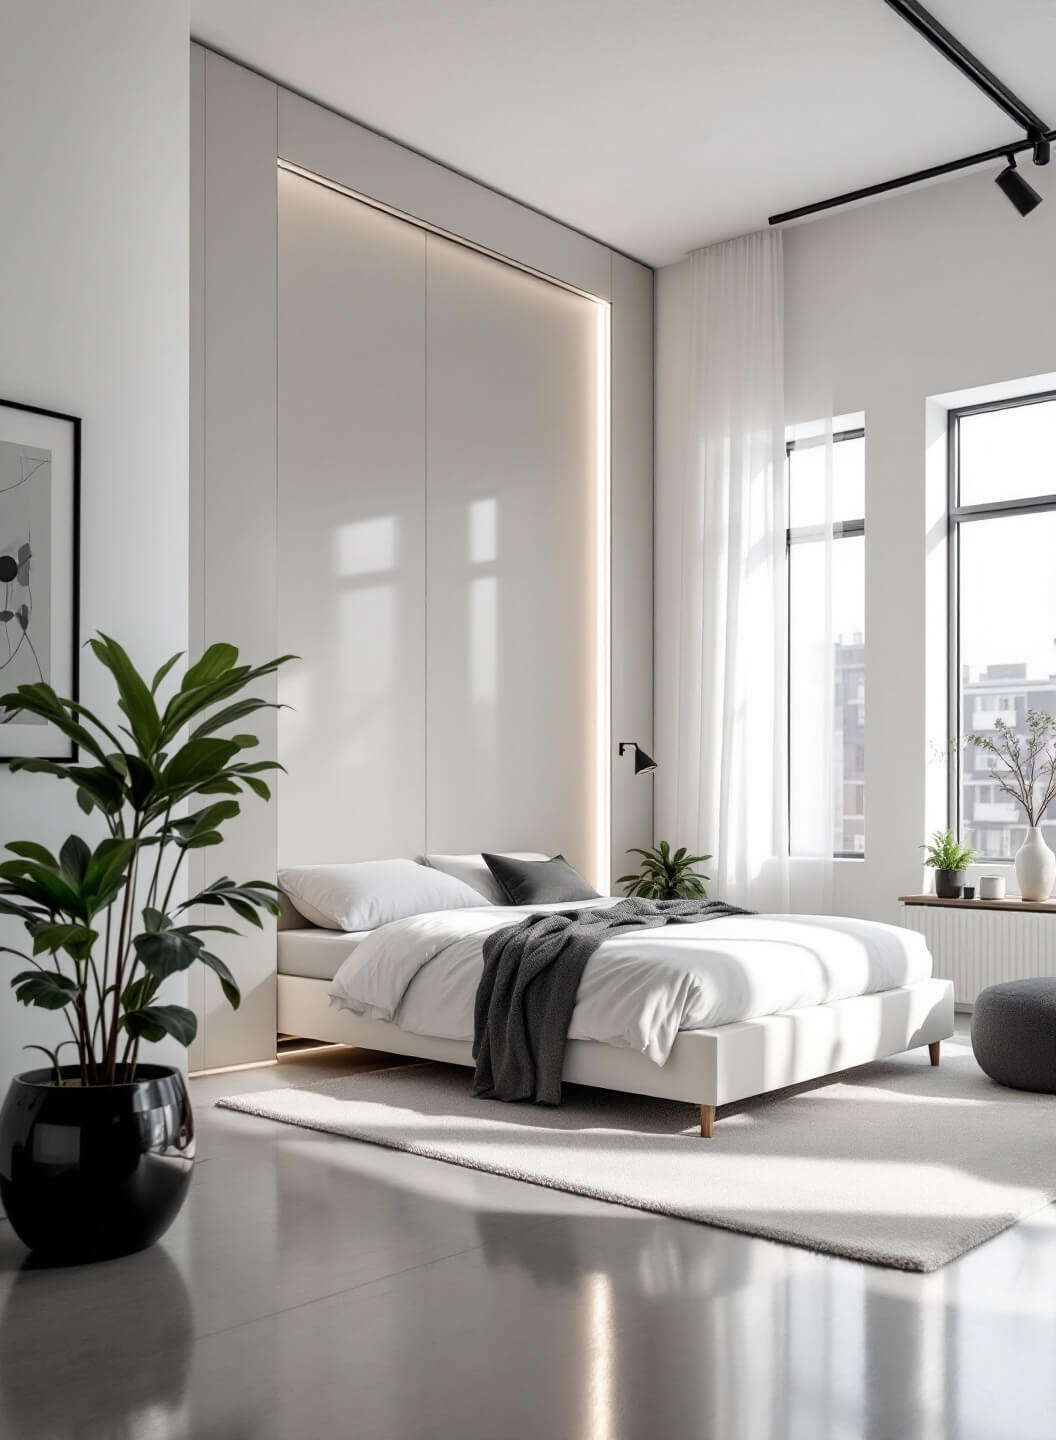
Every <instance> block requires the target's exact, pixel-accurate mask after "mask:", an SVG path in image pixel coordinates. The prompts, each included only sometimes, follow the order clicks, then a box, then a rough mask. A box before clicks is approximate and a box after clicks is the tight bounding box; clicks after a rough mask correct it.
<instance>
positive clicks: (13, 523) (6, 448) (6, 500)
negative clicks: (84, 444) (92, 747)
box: [0, 401, 80, 760]
mask: <svg viewBox="0 0 1056 1440" xmlns="http://www.w3.org/2000/svg"><path fill="white" fill-rule="evenodd" d="M79 470H80V421H79V420H78V419H77V418H76V417H74V416H72V415H61V414H59V413H57V412H56V411H53V410H43V409H40V408H38V407H36V406H30V405H18V404H15V403H13V402H11V401H0V695H4V694H8V693H10V692H11V691H12V690H14V689H16V687H17V686H19V685H27V684H32V683H35V682H36V683H39V682H41V681H43V682H45V683H46V684H48V685H50V686H51V687H52V688H53V689H54V690H57V691H58V693H59V694H60V695H65V696H69V697H71V698H76V696H77V601H78V594H79V578H78V558H79V557H78V534H79V515H78V509H79V492H80V475H79ZM27 755H29V756H37V757H40V758H44V759H53V760H55V759H69V758H71V756H72V752H71V749H70V744H69V741H68V740H67V739H66V738H65V737H64V736H62V735H60V734H59V733H58V732H57V731H55V730H54V729H53V727H52V726H50V725H48V724H45V723H44V722H42V721H40V720H38V719H36V718H35V717H29V716H25V717H23V716H22V715H21V714H19V713H17V712H15V711H13V710H10V709H5V708H4V707H3V706H0V760H12V759H14V758H15V757H16V756H27Z"/></svg>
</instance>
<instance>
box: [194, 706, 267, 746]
mask: <svg viewBox="0 0 1056 1440" xmlns="http://www.w3.org/2000/svg"><path fill="white" fill-rule="evenodd" d="M281 708H282V707H281V706H279V705H278V704H276V703H275V702H274V701H272V700H257V699H246V700H236V701H235V703H234V704H233V705H227V706H225V707H224V709H223V710H218V711H217V712H216V714H215V715H210V716H209V718H208V719H207V720H203V721H202V723H201V724H200V725H198V726H196V727H195V729H193V730H192V731H191V734H190V737H189V738H190V739H191V740H198V739H200V738H201V737H202V736H205V735H211V734H213V732H214V731H216V730H222V729H223V727H224V726H225V725H233V724H234V723H235V722H236V721H237V720H244V719H245V718H246V716H247V715H254V714H256V712H257V711H258V710H279V709H281Z"/></svg>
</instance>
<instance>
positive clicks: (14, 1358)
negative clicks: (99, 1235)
mask: <svg viewBox="0 0 1056 1440" xmlns="http://www.w3.org/2000/svg"><path fill="white" fill-rule="evenodd" d="M5 1228H6V1227H5ZM6 1238H8V1237H5V1239H6ZM23 1253H24V1252H23ZM3 1257H4V1259H5V1260H11V1261H14V1262H17V1260H18V1258H19V1257H18V1255H17V1252H15V1250H14V1244H13V1242H12V1243H11V1244H10V1246H5V1249H4V1251H3ZM6 1288H7V1297H6V1303H5V1304H4V1306H3V1311H2V1313H0V1388H2V1392H3V1414H4V1417H5V1419H6V1422H7V1427H8V1428H6V1429H4V1430H3V1432H2V1433H4V1434H7V1435H11V1436H17V1437H18V1440H38V1437H39V1440H45V1437H47V1440H55V1437H57V1436H66V1435H70V1436H73V1435H76V1436H77V1437H78V1440H96V1437H98V1440H104V1437H105V1440H147V1437H151V1440H153V1437H155V1436H160V1435H166V1436H167V1435H170V1434H174V1433H180V1432H181V1430H182V1424H181V1417H182V1413H183V1407H184V1401H185V1398H186V1394H187V1384H188V1376H189V1373H190V1359H191V1348H192V1336H193V1327H192V1309H191V1301H190V1296H189V1294H188V1292H187V1287H186V1285H185V1284H184V1281H183V1277H182V1276H181V1275H180V1272H179V1270H178V1268H177V1267H176V1265H175V1263H174V1262H173V1260H172V1258H171V1257H170V1255H169V1254H168V1252H167V1251H166V1250H165V1249H164V1248H163V1247H162V1246H160V1245H155V1246H154V1247H153V1248H152V1249H150V1250H145V1251H143V1252H142V1253H141V1254H139V1255H130V1256H127V1257H125V1258H124V1259H121V1260H112V1261H107V1262H103V1263H100V1264H97V1265H79V1266H69V1267H65V1268H49V1267H43V1266H38V1265H36V1264H35V1262H34V1261H33V1260H32V1259H28V1258H27V1259H25V1260H24V1261H23V1263H22V1265H21V1268H20V1269H18V1271H17V1273H15V1274H14V1275H13V1276H12V1277H11V1278H10V1280H9V1283H8V1285H7V1287H6Z"/></svg>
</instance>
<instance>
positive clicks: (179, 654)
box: [150, 650, 184, 695]
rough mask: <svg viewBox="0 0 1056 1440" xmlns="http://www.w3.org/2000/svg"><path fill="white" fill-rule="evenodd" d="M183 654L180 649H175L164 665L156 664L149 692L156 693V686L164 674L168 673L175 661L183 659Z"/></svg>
mask: <svg viewBox="0 0 1056 1440" xmlns="http://www.w3.org/2000/svg"><path fill="white" fill-rule="evenodd" d="M183 655H184V652H183V651H182V650H177V652H176V654H175V655H170V656H169V658H168V659H167V660H166V661H165V663H164V665H159V666H158V668H157V670H155V672H154V679H153V680H152V681H151V682H150V693H151V694H152V695H156V694H157V693H158V686H159V685H160V684H161V682H162V681H163V680H164V679H165V676H166V675H167V674H168V673H169V671H170V670H171V669H172V667H173V666H174V665H175V664H176V662H177V661H178V660H182V659H183Z"/></svg>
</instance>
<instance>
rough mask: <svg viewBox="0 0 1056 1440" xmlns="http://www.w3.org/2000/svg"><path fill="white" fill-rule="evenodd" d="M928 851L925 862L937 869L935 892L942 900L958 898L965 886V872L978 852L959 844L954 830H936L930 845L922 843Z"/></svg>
mask: <svg viewBox="0 0 1056 1440" xmlns="http://www.w3.org/2000/svg"><path fill="white" fill-rule="evenodd" d="M920 848H921V849H922V850H925V851H927V854H926V855H925V856H924V864H925V865H930V866H931V867H932V868H933V869H934V871H935V894H936V895H938V896H939V898H940V899H942V900H957V899H959V898H960V894H961V890H962V888H963V886H964V872H965V871H966V870H967V869H968V866H969V865H971V864H972V863H973V861H974V860H975V858H976V854H977V852H976V851H975V850H971V849H969V847H968V846H967V845H961V844H958V841H957V837H956V835H954V833H953V831H952V830H936V831H935V834H934V835H933V836H932V837H931V844H930V845H922V846H921V847H920Z"/></svg>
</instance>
